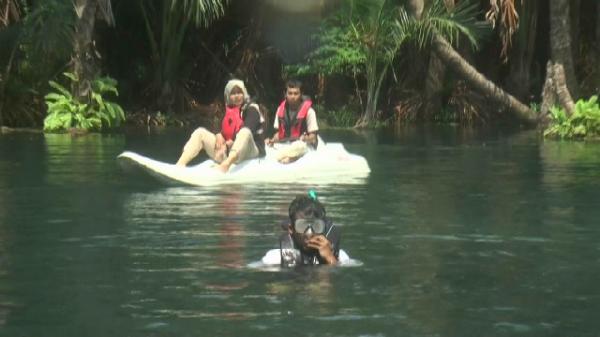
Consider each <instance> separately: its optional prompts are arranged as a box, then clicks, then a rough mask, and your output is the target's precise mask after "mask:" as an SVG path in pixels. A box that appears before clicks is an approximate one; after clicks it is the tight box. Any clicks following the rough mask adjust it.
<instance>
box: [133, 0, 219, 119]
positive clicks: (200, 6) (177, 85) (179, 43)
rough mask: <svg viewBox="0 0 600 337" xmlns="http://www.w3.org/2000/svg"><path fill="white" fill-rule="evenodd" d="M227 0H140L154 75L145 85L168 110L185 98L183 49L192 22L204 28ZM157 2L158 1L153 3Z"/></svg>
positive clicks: (186, 68) (186, 78)
mask: <svg viewBox="0 0 600 337" xmlns="http://www.w3.org/2000/svg"><path fill="white" fill-rule="evenodd" d="M228 1H229V0H164V1H159V2H157V1H154V0H140V8H141V11H142V18H143V20H144V26H145V30H146V36H147V37H148V41H149V44H150V47H151V53H152V61H153V63H154V64H153V68H154V74H153V79H152V81H151V83H150V85H149V89H150V91H151V92H152V94H153V95H154V96H155V97H156V98H157V102H156V103H158V105H159V106H161V107H162V108H164V109H166V110H167V112H170V111H171V110H172V109H173V108H174V107H173V106H172V105H173V104H174V103H172V102H181V101H184V100H186V99H187V98H188V97H189V93H188V90H187V84H188V81H189V76H190V69H189V65H190V64H191V63H193V61H191V60H187V59H185V53H184V51H183V49H184V48H183V47H184V42H185V38H186V34H187V32H188V30H189V28H190V26H191V25H192V24H194V25H195V26H197V27H201V26H202V27H207V26H208V25H209V24H211V23H212V22H213V21H214V20H216V19H218V18H220V17H221V16H223V14H224V12H225V6H226V4H227V3H228ZM157 3H158V4H160V5H158V6H157Z"/></svg>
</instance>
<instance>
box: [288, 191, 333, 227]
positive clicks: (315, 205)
mask: <svg viewBox="0 0 600 337" xmlns="http://www.w3.org/2000/svg"><path fill="white" fill-rule="evenodd" d="M288 211H289V215H290V220H291V221H292V223H295V222H296V219H298V218H316V219H325V215H326V212H325V206H323V204H321V203H320V202H319V201H318V200H313V199H311V198H309V197H308V196H306V195H299V196H296V198H295V199H294V200H293V201H292V203H291V204H290V208H289V210H288Z"/></svg>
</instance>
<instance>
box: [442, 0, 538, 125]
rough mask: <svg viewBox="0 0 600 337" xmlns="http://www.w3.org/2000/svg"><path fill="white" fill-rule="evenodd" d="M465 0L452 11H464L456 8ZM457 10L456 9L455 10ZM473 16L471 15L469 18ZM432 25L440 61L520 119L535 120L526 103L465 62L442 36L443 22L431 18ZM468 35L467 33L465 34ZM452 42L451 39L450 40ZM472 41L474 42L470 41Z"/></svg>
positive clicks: (461, 12)
mask: <svg viewBox="0 0 600 337" xmlns="http://www.w3.org/2000/svg"><path fill="white" fill-rule="evenodd" d="M466 3H467V2H466V1H463V2H461V3H460V4H459V5H458V6H457V7H456V8H455V9H454V11H455V12H456V13H457V14H455V15H462V14H463V13H465V11H460V10H458V9H459V8H460V7H462V6H465V5H466ZM457 10H458V11H457ZM472 14H473V13H469V14H468V15H472ZM472 18H473V16H472V17H471V19H472ZM463 20H466V21H468V18H463ZM433 23H434V25H435V26H436V27H435V28H436V30H437V32H434V34H433V39H432V41H433V43H432V47H433V50H434V51H435V53H436V54H437V55H438V56H439V57H440V58H441V59H442V61H443V62H444V63H445V64H446V65H447V66H448V67H450V68H451V69H452V70H453V71H455V72H456V73H457V74H459V75H460V76H461V77H463V78H464V79H465V80H466V81H467V82H468V83H469V84H470V85H471V86H472V87H473V89H475V90H477V91H479V92H481V93H483V94H484V95H486V96H488V97H489V98H490V99H491V100H493V101H495V102H497V103H498V104H500V106H502V107H505V108H507V109H508V110H509V111H510V112H512V113H514V114H515V115H516V117H517V118H519V119H520V120H522V121H524V122H526V123H530V124H535V123H536V122H537V115H536V114H535V113H534V112H533V111H532V110H531V109H530V108H529V107H527V106H526V105H524V104H523V103H521V102H520V101H519V100H517V99H516V98H514V97H513V96H511V95H510V94H508V93H507V92H505V91H504V90H502V88H500V87H499V86H497V85H496V84H494V83H493V82H491V81H490V80H488V79H487V78H486V77H485V76H484V75H482V74H481V73H479V72H478V71H477V69H475V67H473V66H472V65H471V64H469V62H467V61H466V60H465V59H464V58H463V57H462V56H460V54H459V53H458V52H456V51H455V50H454V48H453V47H452V45H451V43H449V41H447V40H446V38H444V35H448V34H447V33H446V34H441V32H442V31H443V29H445V28H443V27H444V25H445V22H444V21H443V20H442V21H438V20H435V19H434V20H433ZM440 28H441V29H440ZM467 36H468V35H467ZM450 42H452V41H450ZM472 43H474V42H472Z"/></svg>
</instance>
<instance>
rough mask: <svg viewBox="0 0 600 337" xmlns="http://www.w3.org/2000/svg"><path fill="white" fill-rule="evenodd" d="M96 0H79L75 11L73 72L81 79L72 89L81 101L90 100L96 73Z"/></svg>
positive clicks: (74, 83)
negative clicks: (94, 40)
mask: <svg viewBox="0 0 600 337" xmlns="http://www.w3.org/2000/svg"><path fill="white" fill-rule="evenodd" d="M97 9H98V5H97V3H96V0H77V1H76V3H75V11H76V13H77V22H76V23H75V34H74V39H73V40H74V41H73V57H72V59H71V66H72V70H71V72H72V73H73V74H75V76H77V78H78V79H79V81H77V82H73V85H72V87H71V91H72V94H73V96H74V97H77V98H79V99H80V100H81V102H87V101H88V100H89V98H88V94H89V90H90V86H91V84H90V83H91V80H92V79H93V78H94V76H95V75H96V51H95V48H94V45H93V43H92V37H93V33H94V25H95V23H96V11H97Z"/></svg>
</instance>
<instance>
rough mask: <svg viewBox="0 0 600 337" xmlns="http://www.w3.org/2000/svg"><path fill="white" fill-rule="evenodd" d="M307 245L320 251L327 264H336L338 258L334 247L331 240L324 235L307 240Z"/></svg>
mask: <svg viewBox="0 0 600 337" xmlns="http://www.w3.org/2000/svg"><path fill="white" fill-rule="evenodd" d="M306 246H307V247H308V248H312V249H314V250H317V251H318V252H319V255H320V256H321V258H323V259H324V260H325V262H326V263H327V264H336V263H337V259H336V258H335V255H334V254H333V247H332V246H331V242H329V240H327V238H326V237H325V236H323V235H315V236H313V237H311V238H310V239H308V241H306Z"/></svg>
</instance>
